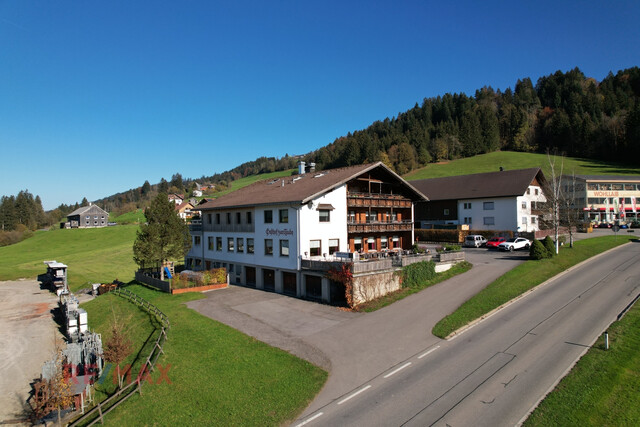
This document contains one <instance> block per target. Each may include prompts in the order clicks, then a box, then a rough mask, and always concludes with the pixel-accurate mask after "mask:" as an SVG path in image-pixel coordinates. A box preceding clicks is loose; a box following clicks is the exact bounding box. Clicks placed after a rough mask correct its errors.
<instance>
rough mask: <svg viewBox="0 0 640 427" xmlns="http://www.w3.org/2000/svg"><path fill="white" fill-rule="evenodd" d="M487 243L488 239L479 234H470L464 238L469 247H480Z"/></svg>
mask: <svg viewBox="0 0 640 427" xmlns="http://www.w3.org/2000/svg"><path fill="white" fill-rule="evenodd" d="M486 244H487V239H485V238H484V236H481V235H479V234H470V235H468V236H467V237H465V239H464V245H465V246H466V247H467V248H479V247H480V246H484V245H486Z"/></svg>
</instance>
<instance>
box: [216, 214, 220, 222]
mask: <svg viewBox="0 0 640 427" xmlns="http://www.w3.org/2000/svg"><path fill="white" fill-rule="evenodd" d="M216 224H220V214H219V213H217V214H216Z"/></svg>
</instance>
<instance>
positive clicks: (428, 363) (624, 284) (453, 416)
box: [295, 243, 640, 426]
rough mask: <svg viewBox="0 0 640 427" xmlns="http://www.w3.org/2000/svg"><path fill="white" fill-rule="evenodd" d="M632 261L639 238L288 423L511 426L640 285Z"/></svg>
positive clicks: (639, 265)
mask: <svg viewBox="0 0 640 427" xmlns="http://www.w3.org/2000/svg"><path fill="white" fill-rule="evenodd" d="M639 261H640V243H632V244H628V245H625V246H623V247H621V248H618V249H616V250H614V251H611V252H608V253H606V254H604V255H602V256H599V257H597V258H595V259H591V260H589V261H587V262H586V263H584V264H582V265H581V266H580V267H578V268H574V269H570V270H569V271H567V272H565V273H563V274H562V275H560V276H558V277H556V278H554V279H553V280H551V281H549V282H547V283H546V284H544V285H543V286H540V287H539V288H537V289H536V290H535V291H534V292H532V293H530V294H528V295H527V296H526V297H524V298H522V299H519V300H517V301H515V302H514V303H513V304H511V305H510V306H508V307H506V308H504V309H502V310H500V311H498V312H497V313H496V314H494V315H493V316H491V317H489V318H487V319H485V320H484V321H482V322H480V323H478V324H477V325H475V326H474V327H472V328H470V329H468V330H467V331H466V332H464V333H462V334H460V335H458V336H457V337H455V338H454V339H452V340H449V341H444V340H437V339H435V340H434V342H433V343H429V344H428V345H424V346H422V348H420V349H416V351H415V352H413V353H412V355H411V356H409V357H406V358H404V359H403V360H399V361H397V362H396V363H394V364H392V365H388V367H387V369H383V370H380V371H379V373H378V374H377V375H374V376H371V377H370V378H368V379H367V380H365V381H361V382H360V383H359V384H357V385H356V386H354V387H352V388H351V389H350V390H348V391H347V392H345V393H343V394H342V395H341V396H337V397H336V398H335V399H333V400H331V401H330V402H329V403H326V404H325V405H323V406H321V407H318V408H315V409H314V410H313V411H312V412H307V413H306V414H305V416H304V417H303V418H301V419H300V420H298V422H296V423H295V424H298V425H299V424H302V423H306V425H340V426H349V425H353V426H363V425H367V426H378V425H379V426H382V425H384V426H400V425H408V426H427V425H442V426H445V425H449V426H470V425H473V426H501V425H505V426H512V425H517V424H518V423H519V422H521V421H522V420H523V419H524V418H525V417H526V415H527V414H528V413H529V411H530V410H531V409H533V407H535V405H536V404H537V403H538V402H539V400H541V399H542V398H543V397H544V396H545V395H546V393H547V392H548V391H550V390H551V389H552V388H553V387H554V385H555V384H556V383H557V381H558V380H559V379H560V378H561V377H562V376H564V374H565V373H566V372H567V371H568V370H569V369H570V367H571V366H572V365H573V363H575V361H576V360H577V359H578V358H579V357H580V356H581V355H582V354H583V353H584V352H586V350H588V349H589V347H590V346H591V345H592V344H593V342H594V341H595V340H596V339H597V337H598V336H599V335H600V334H601V333H602V332H603V331H604V330H605V328H607V327H608V325H609V324H610V323H611V322H613V321H614V320H615V318H616V316H617V315H618V313H620V312H621V311H622V310H623V309H624V307H626V306H627V305H628V304H629V303H630V302H631V301H632V300H633V298H635V297H636V296H637V295H638V294H639V293H640V262H639ZM421 342H422V343H428V342H429V340H421ZM400 352H401V351H400Z"/></svg>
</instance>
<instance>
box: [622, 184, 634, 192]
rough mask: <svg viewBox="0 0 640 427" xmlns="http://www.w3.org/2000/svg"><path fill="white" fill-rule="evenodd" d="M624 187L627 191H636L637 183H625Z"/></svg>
mask: <svg viewBox="0 0 640 427" xmlns="http://www.w3.org/2000/svg"><path fill="white" fill-rule="evenodd" d="M624 189H625V190H626V191H636V185H635V184H625V185H624Z"/></svg>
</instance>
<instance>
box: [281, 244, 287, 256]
mask: <svg viewBox="0 0 640 427" xmlns="http://www.w3.org/2000/svg"><path fill="white" fill-rule="evenodd" d="M280 256H289V241H288V240H280Z"/></svg>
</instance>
